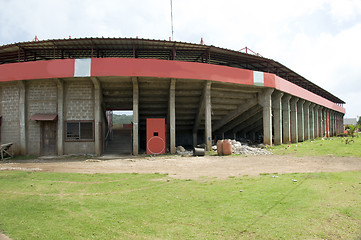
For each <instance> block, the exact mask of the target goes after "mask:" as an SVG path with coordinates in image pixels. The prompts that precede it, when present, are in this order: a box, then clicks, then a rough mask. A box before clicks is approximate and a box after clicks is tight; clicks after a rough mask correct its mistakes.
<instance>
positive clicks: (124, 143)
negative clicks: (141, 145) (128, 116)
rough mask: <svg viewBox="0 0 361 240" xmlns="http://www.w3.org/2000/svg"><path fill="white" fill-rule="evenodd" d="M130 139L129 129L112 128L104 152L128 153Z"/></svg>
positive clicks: (129, 150)
mask: <svg viewBox="0 0 361 240" xmlns="http://www.w3.org/2000/svg"><path fill="white" fill-rule="evenodd" d="M131 141H132V139H131V132H130V130H114V131H113V137H112V139H111V140H110V141H108V143H107V147H106V149H105V152H104V154H130V153H131V146H132V143H131Z"/></svg>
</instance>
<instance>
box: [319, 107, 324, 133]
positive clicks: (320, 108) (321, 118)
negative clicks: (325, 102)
mask: <svg viewBox="0 0 361 240" xmlns="http://www.w3.org/2000/svg"><path fill="white" fill-rule="evenodd" d="M318 124H319V125H318V126H319V127H318V137H323V136H324V135H323V129H324V125H323V107H322V106H320V107H319V109H318Z"/></svg>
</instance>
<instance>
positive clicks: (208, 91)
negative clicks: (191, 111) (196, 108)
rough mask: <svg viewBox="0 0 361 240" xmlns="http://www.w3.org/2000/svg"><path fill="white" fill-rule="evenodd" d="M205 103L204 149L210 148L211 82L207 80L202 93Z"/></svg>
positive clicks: (208, 149)
mask: <svg viewBox="0 0 361 240" xmlns="http://www.w3.org/2000/svg"><path fill="white" fill-rule="evenodd" d="M204 103H205V112H204V116H205V131H204V134H205V136H204V139H205V144H206V150H207V151H210V150H211V149H212V104H211V82H210V81H208V82H207V85H206V91H205V94H204Z"/></svg>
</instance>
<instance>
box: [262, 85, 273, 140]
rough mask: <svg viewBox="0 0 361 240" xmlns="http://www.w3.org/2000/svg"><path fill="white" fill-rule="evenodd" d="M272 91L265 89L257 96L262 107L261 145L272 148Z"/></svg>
mask: <svg viewBox="0 0 361 240" xmlns="http://www.w3.org/2000/svg"><path fill="white" fill-rule="evenodd" d="M272 92H273V89H266V90H265V91H264V92H263V93H262V94H261V95H259V104H260V105H261V106H262V107H263V143H264V144H267V145H270V146H272V99H271V95H272Z"/></svg>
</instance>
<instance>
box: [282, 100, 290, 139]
mask: <svg viewBox="0 0 361 240" xmlns="http://www.w3.org/2000/svg"><path fill="white" fill-rule="evenodd" d="M291 97H292V96H291V95H284V96H283V97H282V135H283V137H282V140H283V143H290V142H291V108H290V99H291Z"/></svg>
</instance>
